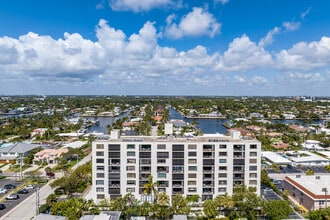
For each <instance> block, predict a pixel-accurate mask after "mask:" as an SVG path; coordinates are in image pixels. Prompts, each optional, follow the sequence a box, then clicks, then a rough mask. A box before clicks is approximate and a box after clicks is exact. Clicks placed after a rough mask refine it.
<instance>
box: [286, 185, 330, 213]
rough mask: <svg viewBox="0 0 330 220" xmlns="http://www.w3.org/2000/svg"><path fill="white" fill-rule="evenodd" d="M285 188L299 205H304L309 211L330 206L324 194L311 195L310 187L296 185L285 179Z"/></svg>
mask: <svg viewBox="0 0 330 220" xmlns="http://www.w3.org/2000/svg"><path fill="white" fill-rule="evenodd" d="M284 190H287V191H288V193H289V198H290V199H291V201H293V202H294V203H295V204H297V205H300V206H303V207H304V208H305V209H307V210H309V211H313V210H318V209H323V208H326V207H329V205H330V203H329V202H328V201H326V200H325V197H324V195H314V196H311V195H309V193H308V189H305V188H304V187H300V186H299V185H295V184H293V183H291V182H290V181H288V180H287V179H284ZM315 197H316V198H315ZM317 197H320V198H317ZM329 201H330V200H329ZM326 203H327V204H326Z"/></svg>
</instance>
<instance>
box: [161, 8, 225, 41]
mask: <svg viewBox="0 0 330 220" xmlns="http://www.w3.org/2000/svg"><path fill="white" fill-rule="evenodd" d="M166 20H167V27H166V30H165V35H166V36H168V37H170V38H174V39H179V38H183V37H186V36H190V37H197V36H202V35H207V36H209V37H214V36H215V35H216V34H218V33H220V29H221V24H220V23H218V22H217V20H216V19H215V17H214V15H213V14H211V13H209V12H207V11H205V10H204V9H202V8H197V7H196V8H193V11H191V12H189V13H188V14H187V15H185V16H183V17H182V18H181V21H180V23H179V24H176V23H174V20H175V15H170V16H169V17H167V19H166Z"/></svg>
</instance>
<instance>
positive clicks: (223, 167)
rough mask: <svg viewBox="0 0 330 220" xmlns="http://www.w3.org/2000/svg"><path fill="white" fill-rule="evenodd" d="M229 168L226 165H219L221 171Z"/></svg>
mask: <svg viewBox="0 0 330 220" xmlns="http://www.w3.org/2000/svg"><path fill="white" fill-rule="evenodd" d="M226 170H227V167H226V166H220V167H219V171H226Z"/></svg>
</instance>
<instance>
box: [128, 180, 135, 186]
mask: <svg viewBox="0 0 330 220" xmlns="http://www.w3.org/2000/svg"><path fill="white" fill-rule="evenodd" d="M127 185H135V180H127Z"/></svg>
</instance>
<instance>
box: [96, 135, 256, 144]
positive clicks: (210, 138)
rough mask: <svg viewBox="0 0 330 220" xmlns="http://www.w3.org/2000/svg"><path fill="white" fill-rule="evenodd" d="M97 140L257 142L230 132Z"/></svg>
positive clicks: (109, 137) (111, 136) (107, 137)
mask: <svg viewBox="0 0 330 220" xmlns="http://www.w3.org/2000/svg"><path fill="white" fill-rule="evenodd" d="M97 141H110V142H184V143H189V142H254V143H255V142H259V141H258V140H257V139H255V138H252V137H243V136H241V135H237V134H232V135H231V136H225V135H223V134H204V135H203V136H193V137H176V136H173V135H169V136H120V135H119V134H118V135H117V136H116V135H112V134H111V135H104V136H101V137H98V138H97Z"/></svg>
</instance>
